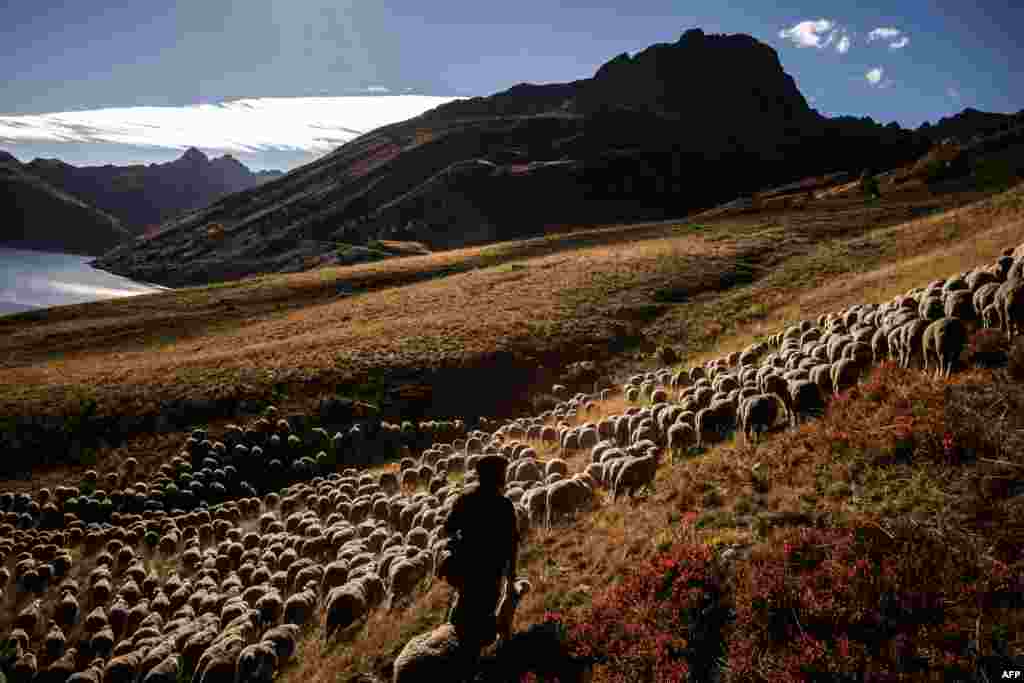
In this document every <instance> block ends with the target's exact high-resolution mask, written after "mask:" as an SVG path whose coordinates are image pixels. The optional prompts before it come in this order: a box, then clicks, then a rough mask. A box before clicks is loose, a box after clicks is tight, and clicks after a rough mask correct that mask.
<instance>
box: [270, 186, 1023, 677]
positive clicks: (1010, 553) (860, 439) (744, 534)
mask: <svg viewBox="0 0 1024 683" xmlns="http://www.w3.org/2000/svg"><path fill="white" fill-rule="evenodd" d="M1022 241H1024V187H1018V188H1016V189H1015V190H1012V191H1011V192H1010V193H1008V194H1006V195H1002V196H999V197H996V198H994V199H992V200H987V201H983V202H981V203H979V204H976V205H973V206H969V207H966V208H963V209H958V210H954V211H951V212H948V213H944V214H941V215H936V216H933V217H929V218H924V219H920V220H916V221H911V222H907V223H903V224H899V225H896V226H892V227H884V228H879V229H876V230H873V231H868V232H866V233H864V234H861V235H858V236H856V237H852V238H848V239H841V240H837V241H836V242H833V243H825V244H821V245H818V246H817V247H816V248H813V249H811V250H809V251H808V252H807V253H804V254H802V255H801V256H800V257H799V258H796V259H794V260H792V261H789V262H783V263H782V264H781V266H780V267H777V268H776V270H775V271H774V272H773V273H772V274H771V275H769V276H768V277H766V278H764V279H763V280H761V281H759V282H757V283H755V284H754V285H752V286H750V287H743V288H738V289H736V290H735V291H728V292H725V293H721V292H719V293H717V294H707V295H706V296H704V297H698V302H699V303H697V302H695V305H694V308H692V309H691V313H692V312H696V313H697V314H698V315H701V316H702V317H701V318H700V319H702V320H705V321H711V320H715V321H718V324H719V325H720V326H721V329H719V330H718V331H717V332H715V331H710V332H704V333H703V334H700V335H699V336H696V337H695V338H694V337H689V338H687V337H684V338H683V341H684V343H687V344H692V346H690V348H693V349H695V350H703V352H696V353H693V354H692V355H691V357H690V358H689V359H687V362H686V365H689V364H690V363H693V362H698V361H699V360H701V359H703V358H706V357H707V358H709V357H712V356H718V355H720V354H721V353H723V352H724V351H727V350H731V349H738V348H742V347H743V346H744V345H746V344H747V343H749V341H750V340H751V339H754V338H757V337H760V336H761V335H763V334H767V333H769V332H770V331H775V330H777V329H781V327H782V326H783V325H785V324H786V323H789V322H793V321H795V320H798V319H800V318H804V317H810V316H813V315H817V314H819V313H823V312H827V311H831V310H837V309H839V308H841V307H845V306H847V305H850V304H853V303H856V302H860V301H883V300H885V299H887V298H889V297H891V296H893V295H895V294H897V293H900V292H904V291H906V290H907V289H910V288H911V287H913V286H917V285H919V284H922V283H927V282H929V281H931V280H933V279H937V278H942V277H948V276H949V275H950V274H951V273H954V272H958V271H960V270H964V269H967V268H970V267H973V266H975V265H979V264H983V263H987V262H990V261H992V260H994V259H995V258H996V257H997V256H998V255H999V253H1000V252H1001V251H1002V250H1003V249H1004V248H1006V247H1007V246H1013V245H1016V244H1019V243H1021V242H1022ZM839 273H848V274H847V275H846V276H844V277H835V276H836V275H838V274H839ZM752 309H753V310H752ZM658 324H659V325H662V324H665V325H671V324H672V323H669V322H667V321H659V323H658ZM708 324H710V323H708ZM690 327H691V328H692V327H699V326H698V325H696V324H694V323H691V324H690ZM712 342H715V343H714V344H713V346H714V348H713V349H712V348H711V347H710V344H711V343H712ZM622 408H623V405H622V404H621V403H620V402H619V401H611V402H608V403H606V404H604V405H602V407H601V410H600V414H599V415H588V416H586V417H585V418H583V419H587V420H595V419H596V418H598V417H600V416H602V415H606V414H612V413H615V412H621V410H622ZM1022 409H1024V385H1021V384H1019V383H1017V382H1015V381H1013V380H1010V379H1008V377H1007V376H1006V371H1005V370H997V371H992V370H981V369H976V370H969V371H966V372H963V373H960V374H958V375H955V376H954V377H953V378H952V379H951V380H950V381H949V382H936V381H934V380H932V379H931V378H930V377H928V376H926V375H924V374H923V373H922V372H920V371H918V370H914V369H911V370H901V369H897V368H892V367H883V368H882V369H880V370H878V371H876V372H875V373H874V374H872V375H871V376H870V377H869V378H868V379H867V380H865V383H864V384H863V385H862V386H861V388H859V389H858V390H857V391H855V392H852V393H850V394H847V395H845V396H844V399H843V400H840V401H836V402H833V403H832V404H831V405H830V408H829V411H828V413H827V414H826V416H825V417H824V418H823V419H822V420H819V421H816V422H812V423H809V424H806V425H804V426H803V427H801V428H800V429H799V430H796V431H792V432H787V433H784V434H780V435H777V436H774V437H772V438H771V439H770V440H769V441H768V442H767V443H766V444H762V445H761V446H759V447H756V448H755V447H749V446H745V445H741V444H738V443H735V442H732V441H730V442H728V443H725V444H722V445H719V446H717V447H715V448H713V449H712V450H710V451H709V452H707V453H705V454H703V455H701V456H698V457H696V458H693V459H691V460H688V461H685V462H683V463H681V464H678V465H675V466H672V467H665V468H663V469H662V471H661V472H660V473H659V477H658V481H657V485H656V490H655V492H654V494H653V495H652V496H651V497H650V498H649V499H648V500H646V501H645V502H642V503H639V504H636V505H631V504H629V503H619V504H616V505H611V504H608V503H607V501H606V504H603V505H601V506H599V507H598V509H597V510H596V511H594V512H592V513H590V514H588V515H584V516H583V517H581V518H580V519H579V520H578V521H577V522H576V523H575V524H573V525H572V526H570V527H569V528H567V529H564V530H561V531H559V532H558V533H556V534H552V535H550V536H548V535H545V534H543V533H537V532H531V534H532V535H531V537H530V541H529V543H528V544H526V546H525V547H524V549H523V551H522V555H521V562H520V565H521V566H520V573H522V574H526V575H528V576H529V578H530V579H531V581H532V583H533V585H534V591H533V592H532V593H531V594H530V595H528V596H527V598H526V599H525V601H524V603H523V605H522V606H521V608H520V611H519V612H518V614H517V617H516V619H517V627H518V628H523V627H525V626H526V625H527V624H530V623H534V622H537V621H539V620H541V619H543V618H544V617H545V615H546V614H548V613H550V612H551V611H563V610H564V611H565V612H566V613H567V614H568V613H570V612H573V611H574V610H575V611H576V612H579V613H580V614H581V615H582V617H578V618H586V617H587V616H588V615H591V614H592V613H591V612H590V611H589V610H590V609H591V601H592V600H593V598H594V597H595V596H602V594H603V590H602V587H606V586H614V585H617V584H619V583H620V582H621V581H623V579H624V577H626V576H629V575H630V574H631V573H632V572H633V571H634V570H636V569H637V568H638V567H641V566H644V564H645V562H647V561H649V560H651V559H653V558H655V557H656V556H658V555H659V553H661V552H663V551H665V550H666V549H667V548H670V547H672V546H673V545H674V544H675V545H680V544H703V545H708V546H710V547H712V548H715V549H717V550H722V549H723V548H727V547H730V546H734V547H735V546H748V547H752V552H753V555H752V556H753V558H754V561H753V562H744V563H742V565H743V568H742V569H741V571H740V572H738V574H739V576H740V577H741V578H740V580H739V581H746V583H737V584H735V585H734V586H733V587H732V588H731V591H733V595H732V598H731V600H732V601H733V604H735V601H736V593H735V592H736V587H735V586H736V585H739V586H740V587H741V588H742V591H741V593H740V596H739V597H740V599H741V601H742V598H743V596H744V595H747V594H748V593H749V592H750V590H751V589H750V588H749V586H751V585H752V586H757V585H758V581H763V580H764V579H763V576H761V575H759V574H758V573H757V572H758V571H759V570H758V568H759V567H762V566H770V563H771V562H772V561H775V562H780V561H781V560H780V557H781V553H782V548H781V542H780V539H782V538H786V539H788V540H793V539H794V538H797V536H794V534H796V533H797V531H798V530H799V529H804V530H806V529H808V528H812V527H821V528H824V529H826V530H828V529H838V528H846V527H850V526H860V527H868V528H877V529H880V530H881V532H882V533H885V534H887V535H888V534H890V533H891V532H890V531H889V529H890V528H892V527H893V526H894V525H898V524H899V523H900V522H902V523H909V524H910V525H912V526H913V527H914V528H916V529H919V530H921V532H922V533H923V532H924V531H933V532H935V533H937V534H940V536H939V538H940V539H941V540H940V542H942V543H948V544H949V547H950V548H951V549H952V548H954V547H956V548H960V549H963V548H970V549H972V550H973V552H974V553H975V555H974V557H976V558H980V559H978V560H977V561H978V563H979V566H981V567H982V571H988V570H991V567H992V564H993V563H997V562H1003V563H1005V564H1006V565H1009V566H1011V567H1013V566H1014V564H1013V563H1014V562H1015V561H1016V555H1015V554H1016V553H1017V551H1018V549H1019V547H1020V545H1021V542H1022V541H1024V507H1022V506H1021V504H1020V503H1021V500H1020V498H1021V496H1020V495H1016V496H1015V497H1014V496H1011V495H1010V493H1011V489H1010V484H1011V483H1012V482H1013V481H1014V477H1018V478H1019V472H1020V469H1019V468H1021V467H1024V442H1021V435H1022V434H1024V431H1022V429H1021V428H1022V427H1024V422H1022V421H1021V418H1020V415H1021V414H1024V412H1022ZM915 420H916V423H915ZM580 421H582V419H581V420H580ZM905 425H909V428H905V427H904V426H905ZM901 429H904V431H900V430H901ZM910 430H912V431H913V432H914V434H915V437H916V441H915V445H914V447H913V451H912V452H913V455H912V456H911V457H910V458H909V459H907V460H899V459H896V458H894V457H893V454H894V452H896V450H897V449H898V448H899V447H900V443H902V442H900V441H899V440H900V439H903V438H905V437H906V432H907V431H910ZM947 435H949V436H951V437H952V443H953V444H954V447H953V448H954V450H956V451H957V452H958V453H960V456H961V457H953V458H950V457H948V456H949V451H948V449H947V448H946V447H945V444H944V443H943V440H944V438H945V437H946V436H947ZM532 445H533V446H534V447H535V448H536V449H537V450H538V452H539V453H541V455H542V457H547V456H550V455H553V453H551V452H550V451H551V449H550V448H547V449H546V448H545V446H544V445H543V444H541V443H535V444H532ZM967 451H970V453H971V454H973V455H974V456H975V457H974V459H969V458H966V457H962V456H963V454H964V453H965V452H967ZM1000 461H1002V462H1000ZM585 462H586V456H584V455H581V456H578V457H577V458H575V459H574V461H573V462H571V465H572V466H573V468H574V469H581V468H582V467H583V466H585ZM755 463H761V471H762V472H766V473H767V474H766V475H765V476H764V478H763V479H764V481H765V482H767V483H766V484H765V483H759V482H755V480H754V478H753V477H752V476H751V474H750V473H751V468H752V466H753V465H754V464H755ZM837 533H838V532H837ZM794 542H795V541H794ZM910 548H911V549H910V550H909V551H906V549H904V551H905V552H909V553H910V554H913V553H914V550H913V548H914V546H913V545H911V546H910ZM951 552H952V550H951ZM964 552H967V551H964ZM897 559H902V556H900V555H897ZM844 571H845V568H844ZM1016 571H1017V572H1018V574H1019V573H1020V571H1021V567H1020V565H1019V564H1017V565H1016ZM911 576H912V577H913V576H914V575H913V574H911ZM931 578H932V579H933V580H934V577H931ZM921 580H922V579H920V578H918V581H921ZM906 588H907V589H910V590H917V591H925V592H928V591H935V590H937V589H936V588H935V587H934V586H930V585H929V584H927V583H924V584H914V583H912V582H911V583H910V584H909V585H908V586H906ZM448 597H449V591H448V589H447V587H445V586H443V585H435V586H433V587H432V588H431V589H430V590H429V591H428V592H427V593H425V594H424V595H422V596H421V597H420V598H419V599H418V600H417V602H416V603H415V604H413V605H412V606H411V607H409V608H408V609H405V610H401V611H398V612H395V613H392V614H385V613H383V612H378V613H376V614H374V615H373V616H372V617H371V618H370V620H369V622H368V624H367V626H366V627H365V628H364V629H363V630H362V631H361V632H360V635H359V638H358V639H356V640H354V641H352V642H351V643H344V644H335V645H333V646H330V647H325V646H324V645H322V644H321V643H320V642H319V639H317V638H310V639H308V640H307V641H306V643H305V645H304V648H303V651H302V654H301V656H300V658H299V660H298V663H297V664H296V665H294V666H293V667H292V668H291V669H289V671H288V672H287V674H286V678H285V680H286V682H287V681H295V680H304V681H327V680H334V679H335V678H336V676H337V672H339V671H350V672H354V671H363V672H370V673H380V672H381V671H382V670H383V671H386V666H387V663H388V662H389V661H390V660H391V659H392V658H393V657H394V656H395V655H396V654H397V652H398V650H399V649H400V648H401V646H402V644H403V643H404V642H405V641H406V640H407V639H408V638H409V637H411V636H412V635H414V634H416V633H419V632H422V631H423V630H425V629H427V628H430V627H432V626H433V625H435V624H437V623H439V621H440V619H441V618H442V617H443V614H444V610H445V608H446V606H447V601H448ZM876 598H877V596H875V595H868V596H867V597H865V598H863V600H864V601H865V602H866V603H867V604H865V605H863V607H865V609H867V610H870V609H872V605H871V604H870V602H871V600H875V599H876ZM849 599H850V600H851V601H855V600H856V599H857V597H856V596H852V597H850V598H849ZM602 604H604V603H602ZM741 607H742V605H741ZM805 607H806V606H805ZM801 613H803V612H801ZM620 616H621V618H627V616H628V617H629V618H635V610H633V611H632V612H629V614H627V612H626V611H624V612H622V613H621V614H620ZM805 619H806V616H805ZM948 620H949V621H950V623H951V624H953V625H952V626H949V627H948V629H947V630H949V631H950V632H951V635H953V633H952V632H953V631H955V635H956V637H957V639H958V640H956V642H960V640H963V639H964V638H966V637H967V635H965V634H969V635H971V636H972V637H973V636H974V634H975V631H977V632H978V633H983V634H984V635H983V636H982V638H981V641H982V642H981V646H980V647H981V650H982V653H983V654H991V653H992V652H993V642H994V640H995V639H996V638H997V637H998V638H999V639H1002V640H1003V641H1004V642H1008V644H1009V649H1010V651H1011V652H1014V651H1016V652H1018V653H1020V652H1021V650H1022V648H1024V610H1021V609H1015V610H1010V609H1004V608H987V609H986V608H977V607H973V608H972V607H971V606H970V605H968V606H967V607H966V608H964V609H961V610H959V611H955V612H954V615H953V616H951V617H949V618H948ZM733 628H734V629H735V632H729V631H727V638H731V639H732V640H735V641H737V642H739V641H740V640H741V639H744V641H745V642H747V641H749V642H756V643H757V644H758V646H759V647H762V646H763V644H762V643H761V641H760V640H758V639H757V638H756V637H755V636H756V635H758V634H757V632H755V634H754V635H753V636H752V635H751V632H750V628H749V627H748V628H747V630H746V631H740V629H739V627H733ZM957 629H959V630H957ZM588 633H592V631H588ZM838 633H839V630H838V627H837V634H838ZM993 634H995V635H993ZM919 637H920V638H921V642H922V645H921V648H922V650H921V652H924V653H925V656H926V657H927V656H929V654H930V655H931V656H932V658H933V660H934V659H935V658H936V657H940V658H941V656H942V655H943V654H944V653H943V652H942V651H941V648H938V646H936V645H934V642H933V641H935V638H934V637H932V636H929V634H927V633H923V634H919ZM929 637H931V640H929ZM943 637H946V636H943ZM941 642H943V643H944V642H946V641H941ZM730 643H732V641H730ZM929 648H930V649H929ZM777 650H778V651H777ZM777 650H772V649H771V648H769V647H767V646H764V647H763V650H758V651H763V652H764V653H765V655H764V658H763V661H762V666H763V667H764V668H763V669H762V670H761V672H760V674H758V675H760V676H761V677H762V680H782V676H783V670H784V668H785V664H786V662H787V661H788V660H787V659H786V657H788V656H792V654H793V653H792V652H789V651H788V650H786V646H782V647H781V649H777ZM779 651H781V654H779ZM798 654H799V653H798ZM731 656H732V661H734V662H738V661H739V660H740V656H739V654H736V653H732V655H731ZM797 660H799V657H797ZM940 661H941V659H940ZM748 674H749V672H748ZM748 674H743V675H737V676H736V678H735V679H734V680H740V679H749V675H748ZM610 676H611V671H610V670H609V669H608V668H607V667H599V668H598V671H597V677H596V678H595V680H613V679H612V678H610ZM745 676H746V677H747V678H744V677H745Z"/></svg>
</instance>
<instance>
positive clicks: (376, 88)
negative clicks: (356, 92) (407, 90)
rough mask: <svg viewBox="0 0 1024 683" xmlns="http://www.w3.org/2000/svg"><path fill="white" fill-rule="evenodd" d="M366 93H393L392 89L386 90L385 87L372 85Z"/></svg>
mask: <svg viewBox="0 0 1024 683" xmlns="http://www.w3.org/2000/svg"><path fill="white" fill-rule="evenodd" d="M366 92H391V88H385V87H384V86H383V85H371V86H370V87H369V88H367V89H366Z"/></svg>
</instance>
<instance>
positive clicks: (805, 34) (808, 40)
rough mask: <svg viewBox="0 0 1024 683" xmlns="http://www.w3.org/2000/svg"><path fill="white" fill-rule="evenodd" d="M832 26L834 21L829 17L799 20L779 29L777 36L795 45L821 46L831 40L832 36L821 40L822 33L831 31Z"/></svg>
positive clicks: (824, 45) (826, 44)
mask: <svg viewBox="0 0 1024 683" xmlns="http://www.w3.org/2000/svg"><path fill="white" fill-rule="evenodd" d="M834 26H835V22H834V21H832V20H831V19H818V20H817V21H812V20H807V21H801V22H800V23H798V24H796V25H795V26H791V27H790V28H784V29H782V30H781V31H779V38H783V39H786V40H789V41H792V43H793V44H794V45H796V46H797V47H816V48H822V47H826V46H828V44H829V43H831V42H832V36H829V37H828V38H827V40H824V41H823V40H822V35H823V34H826V33H828V32H829V31H831V30H832V28H833V27H834Z"/></svg>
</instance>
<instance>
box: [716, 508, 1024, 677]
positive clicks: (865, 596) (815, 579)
mask: <svg viewBox="0 0 1024 683" xmlns="http://www.w3.org/2000/svg"><path fill="white" fill-rule="evenodd" d="M957 541H958V539H957ZM1022 588H1024V566H1021V565H1020V564H1018V565H1017V566H1015V567H1009V566H1007V565H1006V564H1002V563H1000V562H998V561H995V560H987V559H984V558H982V557H981V556H980V555H979V554H978V553H977V552H975V551H974V550H973V549H972V548H971V547H970V546H969V545H968V544H967V543H966V542H955V541H954V539H953V538H951V537H949V536H945V537H940V535H938V534H936V533H932V532H928V531H923V530H920V529H918V528H915V527H911V526H907V525H898V526H896V528H894V529H892V530H890V531H885V530H883V529H881V528H880V527H875V526H870V525H867V524H865V525H862V526H859V527H855V528H851V529H822V530H818V529H806V528H805V529H799V530H796V529H792V530H787V531H784V532H781V533H779V534H777V535H775V536H774V538H773V543H771V544H770V545H769V546H767V547H765V548H764V549H763V550H762V551H761V552H760V553H759V554H758V555H755V556H753V557H752V558H751V560H750V562H749V563H746V564H743V565H740V566H738V567H737V570H736V576H735V614H736V618H735V622H734V623H733V625H732V626H731V627H730V629H729V633H728V636H727V641H728V655H727V667H726V668H727V671H726V678H725V680H727V681H740V680H743V681H747V680H756V681H804V680H813V679H817V678H821V677H823V676H825V675H826V674H832V675H833V677H832V678H830V679H829V680H835V677H834V675H835V674H839V673H842V674H846V675H855V676H857V677H856V680H866V679H868V678H871V677H872V676H871V675H870V674H879V673H881V672H889V673H895V672H899V673H908V674H911V673H916V674H925V673H926V672H930V673H938V674H945V675H947V676H949V675H953V676H962V677H966V676H968V675H969V674H970V672H971V670H972V667H973V664H974V660H973V658H974V656H975V655H976V654H977V653H978V652H979V650H978V648H982V647H983V645H985V644H976V645H975V648H974V649H973V650H972V649H971V648H970V647H969V644H970V638H971V637H972V634H974V632H975V628H976V623H977V619H979V618H982V619H984V618H985V617H984V613H985V612H986V611H987V610H992V609H993V608H994V607H1000V606H1010V605H1011V604H1013V605H1014V606H1016V607H1017V608H1020V606H1021V605H1020V604H1019V603H1020V598H1019V593H1017V595H1018V597H1017V598H1016V599H1014V597H1013V596H1014V595H1015V592H1016V591H1020V590H1021V589H1022ZM997 620H998V617H997ZM986 646H987V645H986Z"/></svg>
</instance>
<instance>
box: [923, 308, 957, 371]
mask: <svg viewBox="0 0 1024 683" xmlns="http://www.w3.org/2000/svg"><path fill="white" fill-rule="evenodd" d="M966 344H967V326H966V325H965V324H964V323H963V321H962V320H961V319H960V318H939V319H938V320H936V321H934V322H933V323H931V324H930V325H928V327H927V328H926V329H925V331H924V338H923V340H922V346H923V349H922V350H923V355H924V368H925V369H926V370H927V369H928V359H929V357H930V356H932V355H934V356H935V376H936V377H942V376H945V377H946V378H947V379H948V378H949V375H950V373H951V372H952V371H953V364H954V363H955V362H956V360H957V359H958V358H959V357H960V352H961V351H963V349H964V346H965V345H966Z"/></svg>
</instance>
